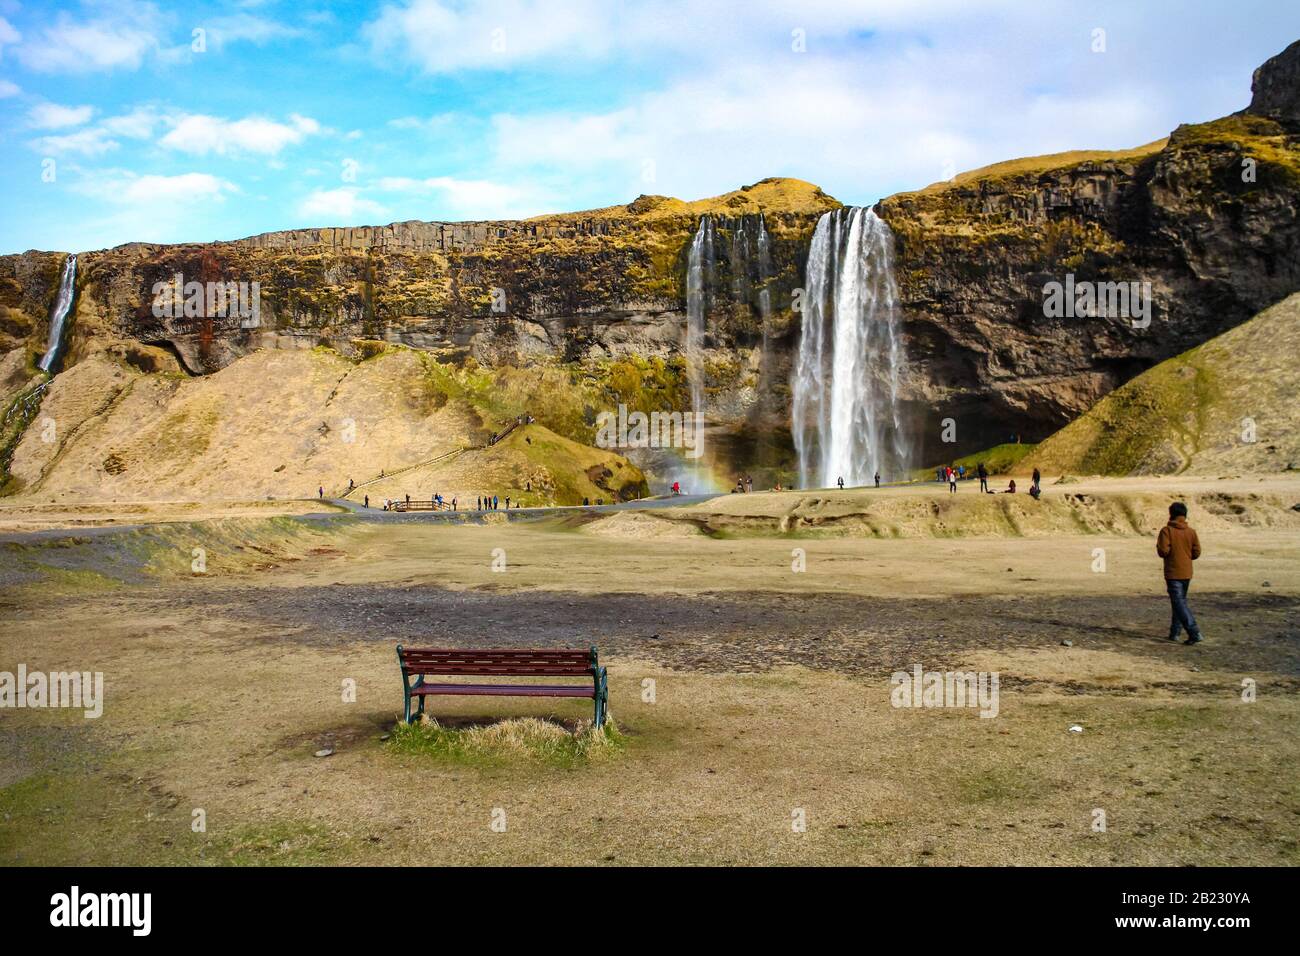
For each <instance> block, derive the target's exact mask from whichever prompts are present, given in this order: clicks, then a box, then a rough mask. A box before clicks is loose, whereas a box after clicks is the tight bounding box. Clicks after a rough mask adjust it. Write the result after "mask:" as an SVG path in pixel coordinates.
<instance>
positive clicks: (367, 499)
mask: <svg viewBox="0 0 1300 956" xmlns="http://www.w3.org/2000/svg"><path fill="white" fill-rule="evenodd" d="M366 507H367V508H369V507H370V496H369V495H366Z"/></svg>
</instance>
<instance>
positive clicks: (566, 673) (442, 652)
mask: <svg viewBox="0 0 1300 956" xmlns="http://www.w3.org/2000/svg"><path fill="white" fill-rule="evenodd" d="M397 659H398V661H399V662H400V663H401V665H402V671H403V673H407V674H439V675H444V674H445V675H454V674H466V675H475V676H491V675H500V676H502V677H532V676H554V677H583V676H590V675H591V674H592V673H593V672H594V671H595V670H596V667H597V663H596V649H595V648H594V647H593V648H590V649H588V650H582V649H580V648H561V649H554V650H552V649H549V648H503V649H497V650H475V649H472V648H457V649H444V648H435V647H403V646H402V645H401V644H398V645H397Z"/></svg>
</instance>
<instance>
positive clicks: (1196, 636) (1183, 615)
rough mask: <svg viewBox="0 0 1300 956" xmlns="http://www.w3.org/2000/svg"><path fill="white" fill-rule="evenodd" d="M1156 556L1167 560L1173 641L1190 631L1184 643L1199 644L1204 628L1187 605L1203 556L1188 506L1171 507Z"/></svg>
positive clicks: (1177, 504)
mask: <svg viewBox="0 0 1300 956" xmlns="http://www.w3.org/2000/svg"><path fill="white" fill-rule="evenodd" d="M1156 554H1158V555H1160V557H1162V558H1164V561H1165V587H1166V589H1167V590H1168V591H1169V607H1170V610H1171V612H1172V616H1171V617H1170V620H1169V639H1170V640H1171V641H1176V640H1178V633H1179V631H1181V630H1183V629H1186V630H1187V640H1185V641H1183V643H1184V644H1199V643H1200V641H1201V629H1200V628H1199V627H1197V626H1196V618H1195V617H1194V616H1193V615H1192V609H1191V608H1190V607H1188V605H1187V589H1188V588H1189V587H1190V586H1191V584H1192V562H1193V561H1195V560H1196V559H1197V558H1199V557H1200V556H1201V540H1200V539H1199V538H1198V537H1196V532H1195V531H1194V530H1192V527H1191V526H1190V525H1189V524H1188V523H1187V505H1185V504H1183V503H1182V502H1181V501H1175V502H1174V503H1173V504H1171V505H1170V506H1169V523H1168V524H1167V525H1165V526H1164V527H1163V528H1161V529H1160V534H1159V535H1158V536H1157V537H1156Z"/></svg>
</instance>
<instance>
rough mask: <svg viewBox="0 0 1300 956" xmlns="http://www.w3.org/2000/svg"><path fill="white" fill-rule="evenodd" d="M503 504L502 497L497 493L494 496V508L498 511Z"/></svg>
mask: <svg viewBox="0 0 1300 956" xmlns="http://www.w3.org/2000/svg"><path fill="white" fill-rule="evenodd" d="M500 505H501V499H500V498H499V497H497V496H496V495H493V496H492V510H493V511H496V510H497V509H498V508H499V507H500Z"/></svg>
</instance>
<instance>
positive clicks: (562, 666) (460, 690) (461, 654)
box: [397, 644, 609, 727]
mask: <svg viewBox="0 0 1300 956" xmlns="http://www.w3.org/2000/svg"><path fill="white" fill-rule="evenodd" d="M397 663H398V664H399V665H401V668H402V693H403V695H404V698H405V700H404V708H403V719H404V720H405V721H406V722H407V723H408V724H409V723H413V722H414V721H415V720H416V718H418V717H419V716H420V715H421V714H423V713H424V700H425V698H426V697H433V696H436V695H442V694H447V695H454V696H460V695H471V696H487V697H590V698H591V699H592V700H594V701H595V703H596V714H595V718H594V719H595V724H596V726H597V727H602V726H604V724H605V715H606V712H607V711H608V706H609V686H608V679H607V676H606V673H605V668H603V667H601V666H600V663H599V662H598V661H597V659H596V649H595V648H594V647H593V648H591V649H590V650H585V651H584V650H581V649H578V648H565V649H559V650H550V649H546V648H507V649H502V650H473V649H468V648H465V649H454V650H453V649H444V648H432V647H403V646H402V645H401V644H398V645H397ZM413 677H414V678H415V680H414V682H412V680H411V678H413ZM430 677H589V678H591V686H590V687H588V686H586V685H584V684H441V683H431V682H430V681H429V680H428V678H430ZM413 698H415V699H418V701H419V704H418V709H417V710H416V711H415V713H414V714H413V713H412V712H411V701H412V699H413Z"/></svg>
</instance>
